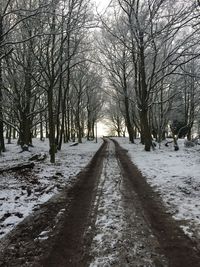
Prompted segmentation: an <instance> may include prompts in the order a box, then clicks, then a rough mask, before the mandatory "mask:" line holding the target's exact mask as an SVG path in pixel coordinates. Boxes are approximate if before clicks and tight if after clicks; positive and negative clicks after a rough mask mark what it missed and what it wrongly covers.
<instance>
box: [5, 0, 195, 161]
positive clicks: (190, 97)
mask: <svg viewBox="0 0 200 267" xmlns="http://www.w3.org/2000/svg"><path fill="white" fill-rule="evenodd" d="M199 16H200V3H199V2H198V1H195V0H193V1H186V0H176V1H172V0H147V1H144V0H112V1H108V5H107V7H106V8H105V10H104V11H103V12H100V13H99V12H98V11H97V9H96V8H95V4H94V3H93V2H92V1H90V0H28V1H27V0H0V152H1V153H3V152H5V150H6V145H5V143H6V141H5V140H8V143H10V142H11V140H12V139H16V138H17V140H18V144H19V145H20V146H21V148H22V150H23V151H26V150H28V149H29V146H31V145H33V144H32V138H33V137H39V138H40V139H41V140H44V138H48V139H49V154H50V161H51V163H54V162H55V160H56V151H57V150H61V148H62V145H63V143H67V142H68V141H73V142H76V141H77V143H81V142H82V138H83V137H86V138H87V139H88V140H92V139H94V138H95V125H96V124H97V122H98V121H101V120H102V119H105V120H106V121H107V123H109V126H110V134H115V133H117V135H118V136H121V135H124V134H125V131H127V133H128V136H129V141H130V143H134V140H135V138H137V137H139V138H140V139H141V143H142V144H144V149H145V150H146V151H150V150H151V149H153V146H154V144H153V140H155V141H157V142H158V143H160V142H161V141H162V140H165V138H166V137H167V136H171V137H172V138H173V141H174V147H175V150H178V144H177V139H178V138H179V137H187V140H188V142H190V143H191V144H193V143H195V142H196V139H195V138H198V133H199V125H200V117H199V111H200V110H199V109H200V105H199V98H200V76H199V66H200V64H199V60H200V43H199V40H200V27H199V25H200V21H199ZM195 135H196V137H195Z"/></svg>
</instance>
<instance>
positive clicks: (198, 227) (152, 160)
mask: <svg viewBox="0 0 200 267" xmlns="http://www.w3.org/2000/svg"><path fill="white" fill-rule="evenodd" d="M115 139H116V140H117V141H118V142H119V143H120V145H121V146H122V147H124V148H125V149H127V150H128V153H129V156H130V157H131V159H132V161H133V162H134V163H135V164H136V165H137V166H138V168H139V169H140V171H141V172H142V174H143V175H144V176H145V177H146V178H147V181H148V183H149V184H150V185H151V186H152V187H153V188H154V189H155V190H156V191H158V192H159V193H160V195H161V197H162V198H163V200H164V203H165V205H166V207H167V208H168V209H169V211H170V212H171V213H172V214H173V216H174V218H175V219H176V220H179V221H180V223H181V224H182V225H183V226H182V229H184V230H185V232H186V233H188V235H189V236H191V235H192V233H193V236H197V237H198V238H200V203H199V198H200V175H199V174H200V157H199V153H200V149H199V147H198V146H195V147H192V148H186V147H184V140H183V139H181V140H178V142H179V146H180V150H179V151H174V149H173V145H171V146H169V147H165V146H164V144H163V145H162V146H161V149H159V148H158V147H157V148H156V149H155V150H154V151H151V152H146V151H144V146H143V145H141V144H140V143H139V141H138V140H136V144H129V141H128V138H115ZM185 224H187V227H186V226H185ZM188 227H189V228H188ZM186 229H187V231H186Z"/></svg>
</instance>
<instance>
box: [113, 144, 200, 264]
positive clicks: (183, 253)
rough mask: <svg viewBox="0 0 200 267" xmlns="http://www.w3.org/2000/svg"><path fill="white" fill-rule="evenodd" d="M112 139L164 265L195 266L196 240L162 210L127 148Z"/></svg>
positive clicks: (199, 257)
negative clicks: (161, 253) (163, 256)
mask: <svg viewBox="0 0 200 267" xmlns="http://www.w3.org/2000/svg"><path fill="white" fill-rule="evenodd" d="M113 141H114V143H115V146H116V153H117V157H118V159H119V162H120V165H121V169H122V173H123V176H124V179H125V181H126V183H127V184H128V185H129V187H132V189H133V190H134V191H135V192H136V193H137V196H138V198H139V200H140V203H141V206H142V208H143V210H144V217H145V218H146V221H147V224H149V225H150V227H151V228H152V230H153V233H154V234H155V236H156V237H157V240H158V242H159V245H160V248H161V249H162V251H163V253H164V254H165V256H166V258H167V259H168V266H169V267H190V266H191V267H199V266H200V252H199V250H198V249H197V244H196V243H195V242H194V241H192V240H191V239H190V238H189V237H187V236H186V235H185V234H184V232H183V231H182V229H181V228H180V227H179V224H178V222H177V221H175V220H174V219H173V218H172V216H171V215H170V214H169V213H168V212H167V211H166V208H165V207H164V204H163V202H162V200H161V199H160V197H159V196H158V194H157V193H156V192H154V191H153V189H152V188H151V187H150V185H149V184H148V183H147V182H146V179H145V178H144V177H143V176H142V174H141V172H140V171H139V170H138V169H137V167H136V166H135V165H134V164H133V163H132V161H131V160H130V158H129V156H128V155H127V150H125V149H123V148H121V147H120V145H119V144H118V143H117V142H116V141H115V140H113Z"/></svg>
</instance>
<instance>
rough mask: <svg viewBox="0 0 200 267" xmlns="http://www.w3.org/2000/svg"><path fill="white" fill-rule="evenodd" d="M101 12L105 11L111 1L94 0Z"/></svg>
mask: <svg viewBox="0 0 200 267" xmlns="http://www.w3.org/2000/svg"><path fill="white" fill-rule="evenodd" d="M93 1H94V2H95V3H96V6H97V7H98V10H99V11H102V10H104V9H105V8H106V7H107V6H108V5H109V3H110V0H93Z"/></svg>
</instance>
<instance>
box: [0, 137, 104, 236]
mask: <svg viewBox="0 0 200 267" xmlns="http://www.w3.org/2000/svg"><path fill="white" fill-rule="evenodd" d="M101 144H102V140H100V139H99V140H98V143H97V144H96V143H95V142H92V141H90V142H86V141H84V142H83V143H82V144H79V145H77V146H70V145H71V144H70V143H68V144H64V145H63V147H62V150H61V151H60V152H58V153H57V154H56V163H55V164H51V163H50V162H49V158H48V157H47V159H46V160H45V161H41V162H36V161H35V162H34V163H35V167H34V168H33V170H31V171H29V170H23V171H18V172H10V171H7V172H3V173H0V238H2V237H3V236H5V235H6V234H7V233H8V232H9V231H11V230H12V229H13V228H14V227H15V226H16V225H17V224H18V223H19V222H20V221H22V220H23V219H24V218H25V217H26V216H28V215H29V214H30V213H31V212H32V211H34V210H35V209H37V208H38V205H40V204H42V203H44V202H46V201H48V200H49V199H50V198H51V197H52V196H53V195H55V194H56V193H58V192H59V191H60V190H62V188H63V187H64V186H66V185H67V184H70V183H71V182H72V181H73V180H74V179H75V176H76V175H77V174H78V173H79V172H80V171H81V170H82V169H83V168H84V167H85V166H86V165H87V164H88V163H89V161H90V160H91V158H92V156H93V155H94V154H95V152H96V151H97V150H98V148H99V147H100V145H101ZM33 145H34V147H31V148H30V152H23V153H20V151H21V149H20V147H19V146H17V144H16V142H14V141H13V143H12V144H10V145H6V152H5V153H3V154H2V155H1V156H0V169H4V168H8V167H11V166H13V165H16V164H19V163H23V162H28V161H29V158H31V157H32V156H33V155H35V154H38V153H46V154H47V155H48V150H49V145H48V140H45V141H44V142H43V141H39V140H37V139H34V140H33Z"/></svg>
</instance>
